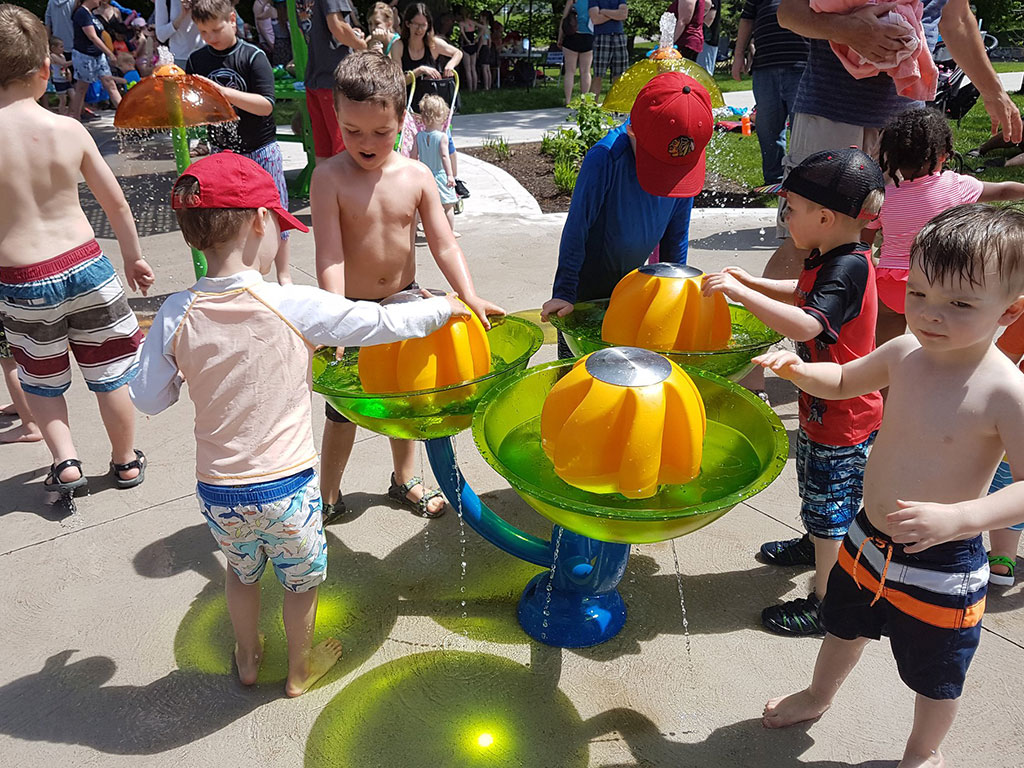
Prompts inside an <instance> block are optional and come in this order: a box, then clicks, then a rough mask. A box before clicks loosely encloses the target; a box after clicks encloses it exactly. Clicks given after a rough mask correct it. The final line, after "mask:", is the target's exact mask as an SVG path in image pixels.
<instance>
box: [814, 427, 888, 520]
mask: <svg viewBox="0 0 1024 768" xmlns="http://www.w3.org/2000/svg"><path fill="white" fill-rule="evenodd" d="M874 440H875V433H872V434H871V437H869V438H868V439H867V440H865V441H864V442H863V443H859V444H858V445H850V446H835V445H822V444H821V443H816V442H814V441H813V440H811V439H810V438H808V437H807V433H806V432H804V431H803V430H802V429H801V430H800V431H799V432H798V433H797V439H796V481H797V486H798V487H799V489H800V500H801V503H800V518H801V519H802V520H803V523H804V527H805V528H806V529H807V532H808V533H809V534H811V535H812V536H815V537H817V538H819V539H841V538H843V537H844V536H845V535H846V531H847V530H848V529H849V527H850V523H851V522H853V518H854V517H855V516H856V514H857V512H858V511H859V510H860V507H861V498H862V497H863V495H864V467H865V465H866V464H867V460H868V449H869V448H870V447H871V443H873V442H874Z"/></svg>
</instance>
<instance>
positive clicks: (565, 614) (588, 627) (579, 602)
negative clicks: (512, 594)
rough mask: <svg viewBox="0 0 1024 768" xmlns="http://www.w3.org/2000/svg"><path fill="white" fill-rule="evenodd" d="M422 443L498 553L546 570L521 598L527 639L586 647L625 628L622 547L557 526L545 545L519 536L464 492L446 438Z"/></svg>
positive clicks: (454, 497) (450, 492)
mask: <svg viewBox="0 0 1024 768" xmlns="http://www.w3.org/2000/svg"><path fill="white" fill-rule="evenodd" d="M426 446H427V458H428V460H429V461H430V468H431V470H432V471H433V473H434V477H435V478H436V479H437V481H438V483H439V484H440V486H441V490H442V491H444V494H445V496H447V497H448V500H449V501H451V502H452V503H453V504H456V505H458V506H459V508H460V509H461V510H462V519H463V520H465V521H466V523H467V524H468V525H469V526H470V527H471V528H472V529H473V530H475V531H476V532H477V533H479V534H480V535H481V536H482V537H483V538H485V539H486V540H487V541H489V542H491V543H492V544H494V545H495V546H496V547H498V548H499V549H502V550H504V551H505V552H508V553H509V554H510V555H513V556H514V557H518V558H520V559H521V560H525V561H527V562H528V563H533V564H534V565H539V566H541V567H542V568H547V569H548V570H546V571H544V572H543V573H539V574H537V575H536V576H535V577H534V578H533V579H531V580H530V582H529V584H527V585H526V589H525V590H523V595H522V597H521V598H520V599H519V609H518V617H519V624H520V626H521V627H522V628H523V631H525V632H526V634H528V635H529V636H530V637H532V638H533V639H534V640H538V641H540V642H542V643H546V644H548V645H554V646H557V647H559V648H585V647H588V646H591V645H597V644H599V643H603V642H606V641H608V640H610V639H611V638H613V637H615V635H616V634H618V632H619V630H621V629H622V627H623V626H624V625H625V623H626V604H625V602H624V601H623V599H622V595H621V594H619V591H618V585H619V582H620V581H621V580H622V576H623V575H624V574H625V572H626V564H627V562H628V561H629V545H628V544H613V543H610V542H604V541H596V540H595V539H590V538H587V537H586V536H580V535H579V534H577V533H573V532H572V531H569V530H566V529H563V528H561V527H560V526H557V525H556V526H554V527H553V529H552V534H551V540H550V541H545V540H543V539H540V538H538V537H536V536H531V535H530V534H528V533H524V532H523V531H521V530H519V529H518V528H516V527H515V526H513V525H511V524H510V523H508V522H506V521H505V520H503V519H502V518H501V517H499V516H498V515H496V514H495V513H494V512H492V511H491V510H490V509H489V508H488V507H487V505H486V504H484V503H483V502H482V501H481V500H480V497H479V496H477V495H476V493H475V492H474V491H473V489H472V488H470V487H469V484H468V483H467V482H466V479H465V477H463V475H462V471H461V470H460V469H459V467H458V464H457V463H456V461H455V447H454V443H453V442H452V438H450V437H439V438H434V439H432V440H427V441H426ZM555 543H557V550H558V551H557V553H556V552H555ZM556 555H557V562H556ZM553 565H556V567H555V568H554V571H553V572H552V570H551V569H552V566H553Z"/></svg>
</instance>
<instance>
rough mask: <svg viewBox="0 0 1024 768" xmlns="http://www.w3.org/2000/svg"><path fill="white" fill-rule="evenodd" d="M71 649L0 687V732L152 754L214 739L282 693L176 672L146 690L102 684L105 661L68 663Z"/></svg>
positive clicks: (108, 663) (109, 669)
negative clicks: (236, 721) (227, 727)
mask: <svg viewBox="0 0 1024 768" xmlns="http://www.w3.org/2000/svg"><path fill="white" fill-rule="evenodd" d="M74 653H75V651H74V650H67V651H62V652H61V653H58V654H55V655H53V656H51V657H50V658H48V659H47V660H46V663H45V664H44V665H43V668H42V669H40V670H39V671H38V672H35V673H33V674H30V675H26V676H25V677H22V678H20V679H18V680H15V681H13V682H11V683H8V684H7V685H5V686H3V687H0V702H2V704H0V732H2V733H5V734H7V735H9V736H13V737H15V738H18V739H24V740H26V741H47V742H52V743H61V744H81V745H83V746H87V747H92V748H93V749H96V750H99V751H101V752H107V753H110V754H119V755H151V754H155V753H157V752H164V751H166V750H169V749H175V748H177V747H180V746H182V745H184V744H189V743H191V742H193V741H196V740H198V739H201V738H203V737H205V736H209V735H210V734H211V733H216V732H217V731H219V730H220V729H221V728H223V727H225V726H226V725H229V724H230V723H232V722H234V721H235V720H237V719H238V718H240V717H242V716H244V715H246V714H248V713H249V712H252V711H253V710H254V709H256V708H258V707H260V706H262V705H263V704H265V703H267V702H268V701H270V700H271V699H275V698H278V697H279V696H280V695H281V693H280V690H278V689H276V688H269V687H267V686H263V687H255V688H252V689H246V688H244V687H243V686H242V685H241V684H240V683H239V682H238V681H237V679H235V678H233V677H226V676H222V675H210V674H204V673H201V672H190V671H186V670H177V669H176V670H174V671H173V672H170V673H169V674H167V675H166V676H164V677H162V678H160V679H159V680H154V681H153V682H151V683H148V684H147V685H142V686H132V685H112V686H107V685H104V683H106V682H107V681H109V680H110V679H111V678H112V677H113V676H114V673H115V672H116V670H117V665H116V664H115V663H114V661H113V660H112V659H110V658H107V657H106V656H90V657H88V658H84V659H81V660H79V661H76V662H74V663H70V664H69V663H68V662H69V660H70V659H71V657H72V655H73V654H74Z"/></svg>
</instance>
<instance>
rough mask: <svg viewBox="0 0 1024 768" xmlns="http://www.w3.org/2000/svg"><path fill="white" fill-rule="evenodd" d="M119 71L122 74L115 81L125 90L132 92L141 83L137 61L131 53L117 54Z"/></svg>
mask: <svg viewBox="0 0 1024 768" xmlns="http://www.w3.org/2000/svg"><path fill="white" fill-rule="evenodd" d="M117 69H118V71H119V72H120V73H121V75H120V76H119V77H115V78H114V81H115V82H116V83H118V84H119V85H123V86H124V88H125V90H126V91H127V90H130V89H131V87H132V86H133V85H135V84H136V83H137V82H139V73H138V70H136V69H135V59H134V58H132V55H131V54H130V53H119V54H117Z"/></svg>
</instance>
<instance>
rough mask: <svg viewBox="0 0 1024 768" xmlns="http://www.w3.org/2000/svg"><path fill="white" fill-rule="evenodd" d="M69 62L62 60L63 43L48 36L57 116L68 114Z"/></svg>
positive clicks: (54, 36) (51, 79) (51, 78)
mask: <svg viewBox="0 0 1024 768" xmlns="http://www.w3.org/2000/svg"><path fill="white" fill-rule="evenodd" d="M70 70H71V62H70V61H68V60H67V59H65V58H64V41H63V40H61V39H60V38H59V37H57V36H56V35H50V83H52V84H53V92H54V93H56V94H57V114H58V115H66V114H67V113H68V92H69V91H70V90H71V79H70V78H69V77H68V76H69V74H70Z"/></svg>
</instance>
